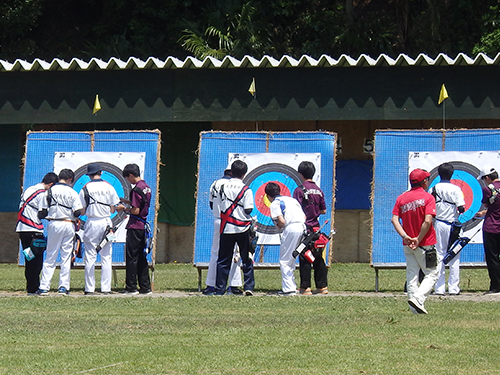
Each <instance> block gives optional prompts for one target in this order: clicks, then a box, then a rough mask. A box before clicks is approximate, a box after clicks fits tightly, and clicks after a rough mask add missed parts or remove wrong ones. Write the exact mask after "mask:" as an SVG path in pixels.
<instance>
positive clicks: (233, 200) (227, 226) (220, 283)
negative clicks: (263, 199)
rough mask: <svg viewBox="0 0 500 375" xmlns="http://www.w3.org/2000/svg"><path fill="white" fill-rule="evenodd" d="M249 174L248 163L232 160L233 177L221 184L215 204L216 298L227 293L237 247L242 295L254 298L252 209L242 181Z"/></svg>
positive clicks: (250, 200)
mask: <svg viewBox="0 0 500 375" xmlns="http://www.w3.org/2000/svg"><path fill="white" fill-rule="evenodd" d="M247 171H248V166H247V164H246V163H245V162H244V161H242V160H235V161H234V162H233V163H232V164H231V173H232V175H233V177H232V178H231V179H230V180H229V181H228V182H226V183H225V184H224V185H223V189H222V191H221V192H220V196H221V199H218V200H217V203H215V202H214V206H215V205H217V206H218V208H217V209H218V210H219V211H220V218H221V223H220V230H219V233H220V241H219V256H218V258H217V272H216V276H215V295H218V296H221V295H223V294H225V293H226V292H227V282H228V277H229V270H230V268H231V263H232V262H233V254H234V246H235V244H238V248H239V249H240V256H241V262H242V269H243V283H244V294H245V295H246V296H253V295H254V292H253V290H254V287H255V278H254V269H253V258H252V256H251V248H250V226H251V223H252V217H251V216H250V214H251V213H252V210H253V207H254V201H253V193H252V190H251V189H250V188H249V187H248V186H246V185H245V183H244V182H243V178H244V177H245V174H246V173H247Z"/></svg>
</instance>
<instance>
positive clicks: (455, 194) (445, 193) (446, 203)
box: [431, 182, 465, 223]
mask: <svg viewBox="0 0 500 375" xmlns="http://www.w3.org/2000/svg"><path fill="white" fill-rule="evenodd" d="M431 193H432V194H433V195H435V197H436V219H438V220H442V221H446V222H448V223H452V222H453V221H455V220H456V219H457V217H458V215H459V213H458V210H457V207H459V206H465V200H464V193H463V192H462V189H460V188H459V187H458V186H456V185H453V184H452V183H451V182H440V183H438V184H436V185H435V186H434V187H433V188H432V192H431Z"/></svg>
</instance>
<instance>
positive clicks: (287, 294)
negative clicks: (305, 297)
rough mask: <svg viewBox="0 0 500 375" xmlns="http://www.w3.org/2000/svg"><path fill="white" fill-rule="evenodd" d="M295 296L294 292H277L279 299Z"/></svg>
mask: <svg viewBox="0 0 500 375" xmlns="http://www.w3.org/2000/svg"><path fill="white" fill-rule="evenodd" d="M295 295H297V292H295V291H291V292H283V291H282V290H280V291H279V292H278V296H281V297H289V296H295Z"/></svg>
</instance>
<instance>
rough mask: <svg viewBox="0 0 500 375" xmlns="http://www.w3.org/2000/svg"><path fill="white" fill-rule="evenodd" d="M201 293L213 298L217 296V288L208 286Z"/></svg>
mask: <svg viewBox="0 0 500 375" xmlns="http://www.w3.org/2000/svg"><path fill="white" fill-rule="evenodd" d="M201 293H203V295H205V296H213V295H214V294H215V288H214V287H213V286H207V287H206V288H205V289H203V290H202V291H201Z"/></svg>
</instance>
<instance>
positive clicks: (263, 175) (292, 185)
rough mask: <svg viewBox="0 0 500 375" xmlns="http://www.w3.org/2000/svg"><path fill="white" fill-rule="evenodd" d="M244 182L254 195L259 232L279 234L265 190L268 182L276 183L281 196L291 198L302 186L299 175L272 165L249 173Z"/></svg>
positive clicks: (254, 211)
mask: <svg viewBox="0 0 500 375" xmlns="http://www.w3.org/2000/svg"><path fill="white" fill-rule="evenodd" d="M243 182H244V183H245V184H247V185H248V187H250V189H251V190H252V192H253V193H254V204H255V207H254V209H253V211H252V214H251V215H252V216H257V222H258V223H259V224H258V227H257V232H259V233H262V234H279V233H280V230H279V229H278V228H276V227H275V226H274V224H273V221H272V219H271V216H270V211H269V206H270V205H271V202H270V201H269V199H267V196H266V193H265V191H264V190H265V188H266V185H267V183H268V182H275V183H277V184H278V186H279V187H280V192H281V195H286V196H289V197H291V196H292V195H293V191H294V190H295V189H296V188H297V187H298V186H300V185H301V184H302V182H301V179H300V175H299V173H298V172H297V171H296V170H294V169H293V168H291V167H289V166H287V165H283V164H278V163H270V164H265V165H262V166H260V167H257V168H255V169H254V170H252V172H250V173H248V174H247V175H246V176H245V178H244V179H243Z"/></svg>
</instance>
